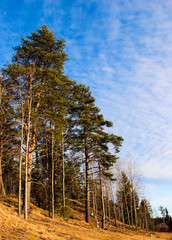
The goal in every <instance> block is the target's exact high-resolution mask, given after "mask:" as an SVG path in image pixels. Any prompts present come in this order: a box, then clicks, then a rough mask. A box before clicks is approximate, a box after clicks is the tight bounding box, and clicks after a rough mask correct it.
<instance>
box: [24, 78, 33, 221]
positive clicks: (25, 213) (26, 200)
mask: <svg viewBox="0 0 172 240" xmlns="http://www.w3.org/2000/svg"><path fill="white" fill-rule="evenodd" d="M31 93H32V76H31V75H30V86H29V96H28V99H27V103H28V119H27V137H26V161H25V211H24V217H25V219H26V220H27V217H28V160H29V138H30V115H31V106H32V95H31Z"/></svg>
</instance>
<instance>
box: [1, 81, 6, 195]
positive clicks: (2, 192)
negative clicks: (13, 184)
mask: <svg viewBox="0 0 172 240" xmlns="http://www.w3.org/2000/svg"><path fill="white" fill-rule="evenodd" d="M1 99H2V78H1V77H0V111H1ZM2 111H3V110H2ZM2 136H3V129H0V195H3V196H5V195H6V193H5V188H4V183H3V178H2V155H3V137H2Z"/></svg>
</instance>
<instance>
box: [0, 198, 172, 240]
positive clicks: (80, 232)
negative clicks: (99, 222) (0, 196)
mask: <svg viewBox="0 0 172 240" xmlns="http://www.w3.org/2000/svg"><path fill="white" fill-rule="evenodd" d="M78 214H79V213H78ZM151 234H152V233H150V232H149V233H146V232H138V233H136V232H133V231H131V230H130V231H129V230H125V231H123V230H121V229H116V228H111V229H110V230H109V231H107V230H101V229H96V228H95V227H93V226H90V225H89V224H87V223H85V222H84V221H82V220H74V219H70V220H69V221H64V220H63V219H62V218H60V217H59V216H56V218H55V220H52V219H50V218H49V217H48V216H47V213H46V212H45V211H43V210H41V209H39V208H37V207H34V208H33V209H32V213H31V214H30V216H29V219H28V221H25V220H24V218H23V216H21V217H18V215H17V207H16V206H15V204H13V206H12V205H11V202H10V201H9V200H8V201H5V202H4V201H1V203H0V239H2V240H4V239H8V240H10V239H11V240H12V239H13V240H14V239H20V240H26V239H29V240H40V239H42V240H56V239H58V240H62V239H65V240H74V239H76V240H85V239H87V240H91V239H95V240H110V239H115V240H122V239H126V240H135V239H140V240H149V239H155V235H153V236H151ZM157 235H158V236H159V239H162V240H163V239H168V240H172V233H158V234H157ZM158 236H156V237H158Z"/></svg>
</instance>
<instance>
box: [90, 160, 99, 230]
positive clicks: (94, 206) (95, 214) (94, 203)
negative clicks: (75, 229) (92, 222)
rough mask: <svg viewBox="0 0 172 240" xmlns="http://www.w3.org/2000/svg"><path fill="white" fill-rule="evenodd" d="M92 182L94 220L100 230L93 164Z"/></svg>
mask: <svg viewBox="0 0 172 240" xmlns="http://www.w3.org/2000/svg"><path fill="white" fill-rule="evenodd" d="M91 166H92V169H91V170H92V181H93V214H94V218H95V219H96V227H97V228H98V217H97V191H96V184H95V179H94V173H93V163H92V165H91Z"/></svg>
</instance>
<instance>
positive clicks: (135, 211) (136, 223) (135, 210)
mask: <svg viewBox="0 0 172 240" xmlns="http://www.w3.org/2000/svg"><path fill="white" fill-rule="evenodd" d="M133 195H134V197H133V198H134V213H135V225H136V230H137V229H138V222H137V209H136V197H135V192H134V193H133Z"/></svg>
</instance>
